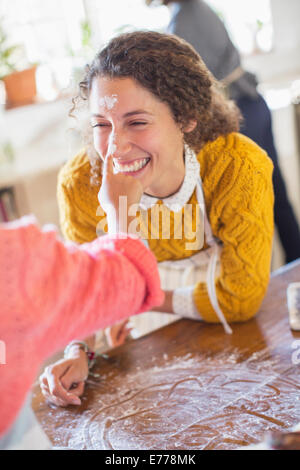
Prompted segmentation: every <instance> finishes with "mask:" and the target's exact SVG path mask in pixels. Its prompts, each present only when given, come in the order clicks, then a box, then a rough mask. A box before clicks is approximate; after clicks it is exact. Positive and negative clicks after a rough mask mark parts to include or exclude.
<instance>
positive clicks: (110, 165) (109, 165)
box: [103, 154, 114, 178]
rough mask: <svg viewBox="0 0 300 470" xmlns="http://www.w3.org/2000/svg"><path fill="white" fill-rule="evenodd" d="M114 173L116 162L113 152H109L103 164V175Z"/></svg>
mask: <svg viewBox="0 0 300 470" xmlns="http://www.w3.org/2000/svg"><path fill="white" fill-rule="evenodd" d="M113 174H114V162H113V154H107V156H106V157H105V160H104V165H103V177H104V178H106V177H107V176H108V175H113Z"/></svg>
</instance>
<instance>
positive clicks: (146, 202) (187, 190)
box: [140, 144, 200, 212]
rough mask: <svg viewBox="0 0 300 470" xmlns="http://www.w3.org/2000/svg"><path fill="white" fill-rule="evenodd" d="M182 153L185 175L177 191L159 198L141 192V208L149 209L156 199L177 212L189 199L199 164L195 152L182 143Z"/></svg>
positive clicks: (197, 175) (195, 181)
mask: <svg viewBox="0 0 300 470" xmlns="http://www.w3.org/2000/svg"><path fill="white" fill-rule="evenodd" d="M184 155H185V177H184V180H183V183H182V185H181V187H180V189H179V190H178V191H177V193H175V194H172V196H168V197H165V198H161V199H159V198H157V197H154V196H153V197H152V196H149V195H148V194H143V195H142V197H141V200H140V206H141V207H142V208H143V209H146V210H147V209H150V208H151V207H152V206H154V205H155V204H156V203H157V201H162V202H163V203H164V205H165V206H167V207H168V209H170V210H172V211H173V212H178V211H180V210H181V209H182V208H183V206H184V205H185V204H186V203H187V202H188V201H189V199H190V197H191V195H192V194H193V192H194V190H195V187H196V184H197V180H198V178H199V176H200V164H199V162H198V160H197V157H196V155H195V152H194V151H193V150H192V149H191V148H190V147H188V145H186V144H185V145H184Z"/></svg>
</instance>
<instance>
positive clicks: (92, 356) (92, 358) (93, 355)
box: [64, 340, 105, 376]
mask: <svg viewBox="0 0 300 470" xmlns="http://www.w3.org/2000/svg"><path fill="white" fill-rule="evenodd" d="M74 345H78V346H79V349H82V350H83V351H84V352H85V353H86V355H87V358H88V369H89V371H90V370H91V369H92V368H93V367H94V365H95V363H96V360H97V357H99V356H103V357H105V355H104V354H98V353H97V352H96V351H91V350H90V348H89V347H88V345H87V344H86V343H85V342H84V341H76V340H74V341H71V343H69V344H68V345H67V347H66V348H65V350H64V358H67V356H68V353H69V351H70V349H71V347H72V346H74ZM90 374H91V372H90ZM91 375H95V376H98V374H91Z"/></svg>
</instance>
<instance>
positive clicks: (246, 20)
mask: <svg viewBox="0 0 300 470" xmlns="http://www.w3.org/2000/svg"><path fill="white" fill-rule="evenodd" d="M207 3H208V4H209V5H210V6H211V7H212V8H213V10H215V11H216V12H217V13H218V14H219V16H220V17H221V19H222V20H223V21H224V23H225V25H226V28H227V30H228V32H229V34H230V37H231V39H232V41H233V43H234V44H235V45H236V47H237V48H238V49H239V50H240V52H241V53H242V54H247V55H248V54H254V53H259V52H269V51H270V50H271V49H272V45H273V28H272V15H271V5H270V0H251V1H250V2H243V1H241V0H207Z"/></svg>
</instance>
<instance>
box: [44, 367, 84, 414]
mask: <svg viewBox="0 0 300 470" xmlns="http://www.w3.org/2000/svg"><path fill="white" fill-rule="evenodd" d="M45 375H46V378H47V382H48V383H47V385H48V388H49V393H50V395H51V396H52V397H54V398H55V399H59V400H62V402H63V403H65V404H69V405H80V404H81V401H80V399H79V398H78V397H77V396H76V395H75V394H73V393H69V392H68V391H67V390H66V389H65V388H64V386H63V385H62V384H61V381H60V378H59V375H58V374H57V373H53V369H52V368H51V367H47V368H46V370H45Z"/></svg>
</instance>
